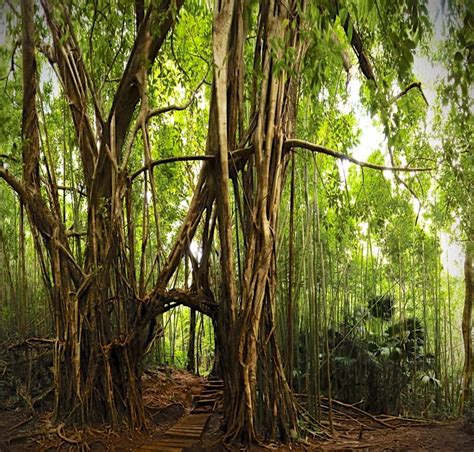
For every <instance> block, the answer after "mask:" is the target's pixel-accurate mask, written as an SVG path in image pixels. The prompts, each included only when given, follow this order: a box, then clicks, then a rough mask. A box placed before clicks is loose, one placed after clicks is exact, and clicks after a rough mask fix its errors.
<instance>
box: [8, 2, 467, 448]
mask: <svg viewBox="0 0 474 452" xmlns="http://www.w3.org/2000/svg"><path fill="white" fill-rule="evenodd" d="M7 3H8V5H6V6H5V11H3V12H2V14H3V15H2V18H3V26H4V28H5V33H4V36H3V38H2V41H1V42H2V53H1V63H0V68H1V70H2V77H3V78H2V80H1V83H2V84H3V86H4V88H3V92H2V94H1V96H2V104H3V105H4V106H3V107H2V108H3V109H2V113H1V114H2V118H1V119H2V134H1V137H0V154H1V156H2V165H1V167H0V178H1V179H2V180H3V181H2V184H0V193H1V196H2V203H1V206H0V212H1V216H2V222H1V224H0V271H1V275H2V276H1V278H0V280H1V283H0V284H1V287H0V309H1V310H2V313H3V317H2V320H1V322H2V325H1V328H2V330H1V333H2V336H3V338H6V337H12V336H13V335H14V334H16V335H17V337H19V338H26V337H35V338H37V339H36V340H37V341H38V342H39V343H43V344H47V345H48V346H50V347H51V348H52V357H53V358H52V359H53V361H52V363H51V369H52V379H53V390H52V393H51V397H52V399H51V400H52V402H51V403H52V406H53V407H54V418H55V421H56V422H67V423H82V424H93V423H95V422H108V423H110V424H111V425H112V426H113V427H114V428H119V427H120V426H122V425H123V424H127V425H129V426H130V427H132V428H143V427H144V426H145V418H146V416H145V412H144V409H143V403H142V398H141V382H140V381H141V374H142V371H143V369H144V366H146V365H148V364H153V363H160V364H168V365H177V366H181V367H187V368H188V369H189V370H191V371H197V372H204V373H207V372H211V371H212V372H214V373H217V374H218V375H220V376H221V377H222V378H223V380H224V385H225V390H224V425H225V431H226V441H227V442H229V443H252V442H260V441H262V440H281V441H283V442H289V441H291V440H296V439H297V438H298V437H299V435H300V433H301V432H303V431H305V430H310V429H313V428H316V427H315V426H316V425H318V424H319V425H322V424H321V420H322V418H323V416H326V414H328V413H329V418H328V419H329V427H330V428H332V427H333V425H332V420H331V412H332V410H335V409H337V404H338V403H341V402H348V403H355V402H358V401H361V400H362V408H363V409H365V410H368V411H371V412H374V413H382V412H384V413H392V414H399V413H403V414H409V415H424V416H432V417H443V416H454V415H457V413H458V412H459V411H461V412H466V411H467V410H469V406H471V407H472V387H471V386H470V380H471V374H472V336H471V334H472V333H471V324H472V318H471V317H472V297H473V278H474V277H473V270H472V267H473V251H472V246H473V245H472V243H473V242H472V240H473V215H472V213H473V210H472V209H473V207H472V196H469V195H468V194H469V193H472V192H473V187H472V184H473V182H472V181H473V180H474V177H473V176H474V175H473V171H474V162H473V152H472V142H473V140H472V129H473V124H472V115H471V109H472V102H471V100H470V99H471V97H472V96H471V95H472V87H471V72H470V70H471V69H470V67H472V65H471V64H470V63H472V45H473V44H472V40H471V41H469V38H466V36H468V35H469V33H468V30H471V31H472V22H473V16H472V12H470V11H469V7H468V4H467V2H462V1H454V2H451V3H450V4H449V5H448V6H447V10H446V18H445V21H446V24H447V27H446V28H447V33H446V35H445V37H444V40H443V41H442V42H441V43H438V44H437V45H438V50H437V51H436V54H435V55H430V57H431V58H432V59H433V60H436V64H437V65H443V64H444V65H445V66H446V73H447V76H446V77H445V79H442V80H439V81H438V82H437V90H438V91H437V98H436V99H435V101H434V105H429V102H428V100H427V97H426V96H425V92H424V86H423V85H422V84H421V83H420V82H419V81H418V80H417V79H416V77H415V74H414V70H413V66H414V57H415V53H418V54H424V55H428V54H429V49H430V45H431V44H430V43H431V42H433V41H432V39H433V23H432V22H431V20H432V19H430V14H429V11H428V8H427V6H426V4H425V2H421V1H420V2H418V1H414V0H404V1H401V2H391V1H385V0H380V1H368V2H359V1H341V0H321V1H318V2H309V1H305V0H260V1H251V0H250V1H244V0H220V1H218V0H216V1H215V2H214V4H213V5H210V4H209V2H206V1H198V0H186V1H184V0H151V1H149V2H148V1H144V0H137V1H135V2H127V1H120V0H117V1H115V0H114V1H112V0H99V1H95V2H84V1H78V2H76V1H74V0H71V1H68V2H63V3H59V2H54V1H52V0H40V1H35V0H22V1H21V2H19V4H18V5H17V4H16V3H15V2H13V1H11V2H10V1H9V2H7ZM3 74H5V76H3ZM355 82H356V85H355V86H357V87H358V89H359V92H358V93H357V98H358V101H357V102H358V106H357V107H356V106H355V105H354V104H353V103H351V101H350V97H351V96H350V92H351V91H354V88H351V87H352V86H353V85H354V83H355ZM358 109H359V110H358ZM362 110H363V111H364V115H366V116H367V117H369V115H370V116H371V117H372V118H373V120H374V121H375V122H377V123H378V126H377V127H378V129H379V130H381V131H382V133H383V136H384V137H385V138H384V144H383V145H381V148H380V149H378V150H375V152H373V153H372V154H371V155H370V156H369V157H368V159H367V160H366V161H365V160H364V161H361V160H359V159H357V158H355V157H353V156H351V153H350V150H351V149H353V148H354V147H356V146H357V145H359V144H361V129H360V127H361V126H360V125H359V124H358V111H362ZM363 136H364V135H362V137H363ZM363 144H364V143H362V145H363ZM382 148H383V149H382ZM450 230H454V231H459V232H458V235H459V236H458V237H455V238H457V239H461V240H463V241H464V243H465V249H466V253H465V277H464V278H461V277H456V276H453V275H451V274H450V273H449V272H448V269H447V268H446V265H445V262H446V261H445V260H443V253H445V252H446V251H445V250H443V247H442V244H441V238H442V234H440V232H441V231H445V232H444V235H445V236H447V231H450ZM15 331H16V333H14V332H15ZM38 338H43V339H38ZM387 381H390V382H391V385H390V387H387V384H386V382H387ZM460 394H461V395H460ZM30 400H31V398H30ZM470 403H471V405H469V404H470ZM471 409H472V408H471ZM325 419H326V417H325Z"/></svg>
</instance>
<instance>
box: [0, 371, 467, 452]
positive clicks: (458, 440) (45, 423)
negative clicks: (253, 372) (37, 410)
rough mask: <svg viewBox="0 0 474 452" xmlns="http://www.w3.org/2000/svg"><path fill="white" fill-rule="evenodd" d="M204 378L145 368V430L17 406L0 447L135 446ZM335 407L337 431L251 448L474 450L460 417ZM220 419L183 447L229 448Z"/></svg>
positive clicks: (3, 423) (1, 424)
mask: <svg viewBox="0 0 474 452" xmlns="http://www.w3.org/2000/svg"><path fill="white" fill-rule="evenodd" d="M204 382H205V380H204V379H203V378H201V377H197V376H195V375H191V374H189V373H186V372H181V371H176V370H171V369H161V370H160V371H156V372H147V373H146V374H145V375H144V380H143V384H144V401H145V406H146V409H147V413H148V414H149V425H148V430H147V433H146V434H143V433H141V434H138V433H137V434H131V433H130V432H123V433H122V434H117V433H115V432H111V431H110V429H109V428H108V427H107V426H97V427H96V428H87V429H83V430H78V429H74V428H65V427H63V426H61V425H60V426H59V427H58V426H53V425H52V424H51V413H44V414H40V415H38V416H37V418H34V417H33V416H31V414H28V412H27V411H26V410H19V409H18V408H17V409H16V410H9V411H6V410H5V411H0V451H1V452H3V451H15V452H16V451H23V450H38V451H52V450H59V451H66V450H92V451H104V450H116V451H125V450H135V449H137V448H139V447H140V446H142V445H143V444H146V443H149V442H150V440H152V439H153V438H156V437H159V436H160V435H162V434H163V432H165V431H166V430H168V429H169V428H171V426H173V425H174V424H175V423H176V422H177V420H178V419H179V418H182V417H183V416H186V415H187V414H189V413H190V411H191V409H192V398H193V396H195V395H196V394H198V393H199V392H200V391H201V390H202V388H203V384H204ZM339 408H340V409H339V410H338V411H337V413H336V415H335V416H334V426H335V430H336V431H335V433H334V434H333V435H329V434H328V433H326V434H325V436H324V435H320V438H319V439H318V440H316V439H314V438H313V439H310V438H306V439H305V440H301V442H300V443H299V444H298V445H293V446H281V445H277V444H268V445H267V449H264V448H258V447H251V448H250V449H249V450H251V451H263V450H268V448H269V449H271V450H278V451H290V450H291V451H306V450H307V451H310V450H315V451H317V450H320V451H387V452H389V451H390V452H401V451H442V452H444V451H472V452H474V435H473V434H472V433H471V434H470V433H468V432H467V431H466V430H465V429H464V428H463V425H462V423H461V422H460V421H456V422H427V421H422V420H415V419H410V420H409V419H402V418H397V417H393V416H380V417H375V416H372V415H369V414H367V413H362V412H359V413H354V412H351V410H352V408H351V407H350V406H345V407H343V406H341V407H339ZM220 420H221V419H220V414H219V413H214V414H213V415H212V416H211V418H210V420H209V422H208V423H207V430H206V431H205V432H204V434H203V436H202V440H201V442H200V443H198V444H196V445H195V446H193V447H191V448H189V447H188V448H187V449H186V451H189V452H197V451H224V450H232V449H228V448H224V447H223V446H222V445H221V441H222V431H221V430H220ZM322 425H323V427H324V429H325V430H326V431H327V430H329V429H328V424H327V422H324V423H323V424H322ZM329 436H331V437H329ZM235 450H239V449H235ZM158 452H159V451H158Z"/></svg>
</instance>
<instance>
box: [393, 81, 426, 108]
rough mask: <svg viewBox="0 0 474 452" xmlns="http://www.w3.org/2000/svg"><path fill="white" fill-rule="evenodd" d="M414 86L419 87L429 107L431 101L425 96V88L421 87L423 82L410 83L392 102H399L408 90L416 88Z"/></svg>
mask: <svg viewBox="0 0 474 452" xmlns="http://www.w3.org/2000/svg"><path fill="white" fill-rule="evenodd" d="M414 88H418V90H419V91H420V93H421V96H422V97H423V100H424V101H425V103H426V105H427V106H428V107H429V105H430V104H429V103H428V100H427V99H426V97H425V93H424V92H423V90H422V89H421V82H413V83H410V84H409V85H408V86H407V87H406V88H405V89H404V90H403V91H402V92H400V93H398V94H397V95H396V96H395V98H394V99H393V100H392V103H395V102H397V101H398V100H399V99H400V98H402V97H403V96H404V95H405V94H407V93H408V91H410V90H412V89H414Z"/></svg>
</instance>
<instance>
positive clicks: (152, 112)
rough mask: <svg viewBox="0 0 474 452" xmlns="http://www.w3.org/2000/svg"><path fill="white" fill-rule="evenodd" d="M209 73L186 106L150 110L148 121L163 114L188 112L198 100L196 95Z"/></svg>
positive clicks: (169, 106)
mask: <svg viewBox="0 0 474 452" xmlns="http://www.w3.org/2000/svg"><path fill="white" fill-rule="evenodd" d="M206 77H207V73H206V75H205V76H204V77H203V79H202V80H201V81H200V82H199V84H198V86H197V87H196V89H195V90H194V91H193V93H192V94H191V97H190V98H189V99H188V101H187V102H186V103H185V104H184V105H168V106H166V107H161V108H155V109H154V110H150V111H149V112H148V114H147V117H146V120H147V121H148V120H149V119H151V118H153V117H154V116H157V115H161V114H163V113H168V112H170V111H182V110H186V109H187V108H188V107H189V106H190V105H191V104H192V103H193V101H194V99H195V98H196V94H197V93H198V91H199V89H200V88H201V86H202V85H203V83H204V81H205V80H206Z"/></svg>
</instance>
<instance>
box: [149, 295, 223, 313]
mask: <svg viewBox="0 0 474 452" xmlns="http://www.w3.org/2000/svg"><path fill="white" fill-rule="evenodd" d="M150 301H151V306H152V307H151V310H150V313H149V316H150V317H156V316H157V315H159V314H164V313H165V312H168V311H169V310H171V309H173V308H175V307H177V306H180V305H182V306H187V307H189V308H192V309H196V311H199V312H202V313H203V314H205V315H207V316H209V317H211V318H215V316H216V315H217V310H218V309H219V305H218V304H217V303H216V302H215V301H214V297H213V296H212V294H211V293H210V292H208V293H205V292H204V291H202V290H197V291H196V290H183V289H171V290H157V291H155V292H153V298H152V299H151V300H150Z"/></svg>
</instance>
